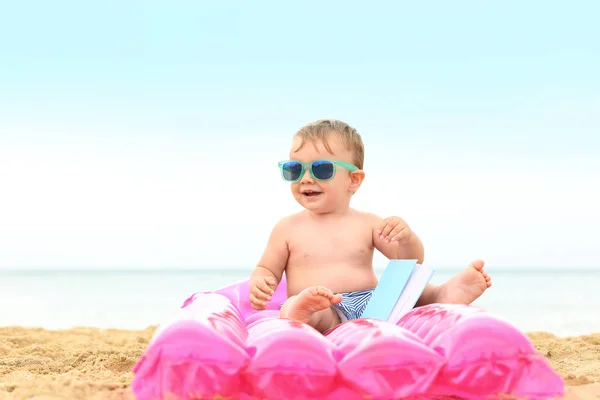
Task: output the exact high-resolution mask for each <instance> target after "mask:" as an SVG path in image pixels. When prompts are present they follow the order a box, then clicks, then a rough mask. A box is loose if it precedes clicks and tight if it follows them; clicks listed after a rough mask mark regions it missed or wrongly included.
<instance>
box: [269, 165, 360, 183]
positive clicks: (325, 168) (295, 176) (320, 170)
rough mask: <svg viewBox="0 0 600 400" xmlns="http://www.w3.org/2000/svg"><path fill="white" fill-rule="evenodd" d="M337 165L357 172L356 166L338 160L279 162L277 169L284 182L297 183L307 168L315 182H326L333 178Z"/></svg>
mask: <svg viewBox="0 0 600 400" xmlns="http://www.w3.org/2000/svg"><path fill="white" fill-rule="evenodd" d="M338 165H339V166H340V167H342V168H345V169H347V170H348V171H350V172H354V171H358V167H357V166H355V165H352V164H350V163H347V162H345V161H339V160H317V161H313V162H310V163H303V162H300V161H293V160H288V161H280V162H279V169H280V170H281V177H282V178H283V180H284V181H286V182H298V181H299V180H300V179H302V177H303V176H304V172H305V171H306V169H307V168H308V169H309V170H310V174H311V175H312V177H313V178H314V179H315V180H317V181H328V180H331V179H333V177H334V176H335V170H336V167H337V166H338Z"/></svg>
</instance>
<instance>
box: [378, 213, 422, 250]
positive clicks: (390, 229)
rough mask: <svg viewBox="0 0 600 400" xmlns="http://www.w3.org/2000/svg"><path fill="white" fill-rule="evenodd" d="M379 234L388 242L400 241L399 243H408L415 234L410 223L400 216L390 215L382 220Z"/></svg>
mask: <svg viewBox="0 0 600 400" xmlns="http://www.w3.org/2000/svg"><path fill="white" fill-rule="evenodd" d="M377 234H378V235H379V238H381V239H384V240H385V242H386V243H390V242H398V243H399V244H405V243H407V242H408V241H409V240H410V238H411V237H412V235H413V233H412V230H411V229H410V227H409V226H408V224H407V223H406V222H405V221H404V220H403V219H402V218H400V217H388V218H386V219H384V220H383V221H381V224H379V227H378V228H377Z"/></svg>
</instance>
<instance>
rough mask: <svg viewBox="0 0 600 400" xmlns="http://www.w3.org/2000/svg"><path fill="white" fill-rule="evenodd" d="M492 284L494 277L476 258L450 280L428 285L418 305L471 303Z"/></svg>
mask: <svg viewBox="0 0 600 400" xmlns="http://www.w3.org/2000/svg"><path fill="white" fill-rule="evenodd" d="M490 286H492V278H491V277H490V276H489V275H488V273H487V272H485V271H484V270H483V261H481V260H476V261H473V262H472V263H471V264H469V265H468V266H467V267H466V268H465V269H463V270H462V271H461V272H459V273H458V274H457V275H455V276H453V277H452V278H451V279H450V280H449V281H448V282H446V283H444V284H442V285H440V286H436V285H433V284H429V285H427V287H426V288H425V290H424V291H423V294H422V295H421V297H420V298H419V301H418V302H417V304H416V305H417V306H419V307H420V306H424V305H427V304H433V303H446V304H471V303H472V302H473V301H475V300H476V299H477V298H478V297H479V296H481V295H482V294H483V292H485V291H486V290H487V289H488V288H489V287H490Z"/></svg>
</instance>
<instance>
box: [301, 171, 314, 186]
mask: <svg viewBox="0 0 600 400" xmlns="http://www.w3.org/2000/svg"><path fill="white" fill-rule="evenodd" d="M300 182H302V183H313V182H314V179H313V177H312V174H311V173H310V170H308V169H307V170H306V171H304V175H303V176H302V179H301V180H300Z"/></svg>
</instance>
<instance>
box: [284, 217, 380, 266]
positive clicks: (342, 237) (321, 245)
mask: <svg viewBox="0 0 600 400" xmlns="http://www.w3.org/2000/svg"><path fill="white" fill-rule="evenodd" d="M296 228H297V229H295V232H294V234H293V235H291V236H290V240H289V242H288V245H289V249H290V256H289V260H288V266H293V265H303V266H310V265H320V266H323V265H327V264H333V265H335V264H346V265H365V264H369V265H370V263H371V262H372V258H373V239H372V232H371V230H370V228H369V227H368V226H367V225H366V224H360V223H348V224H340V225H339V226H335V227H320V226H315V225H312V224H299V225H298V226H297V227H296Z"/></svg>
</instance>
